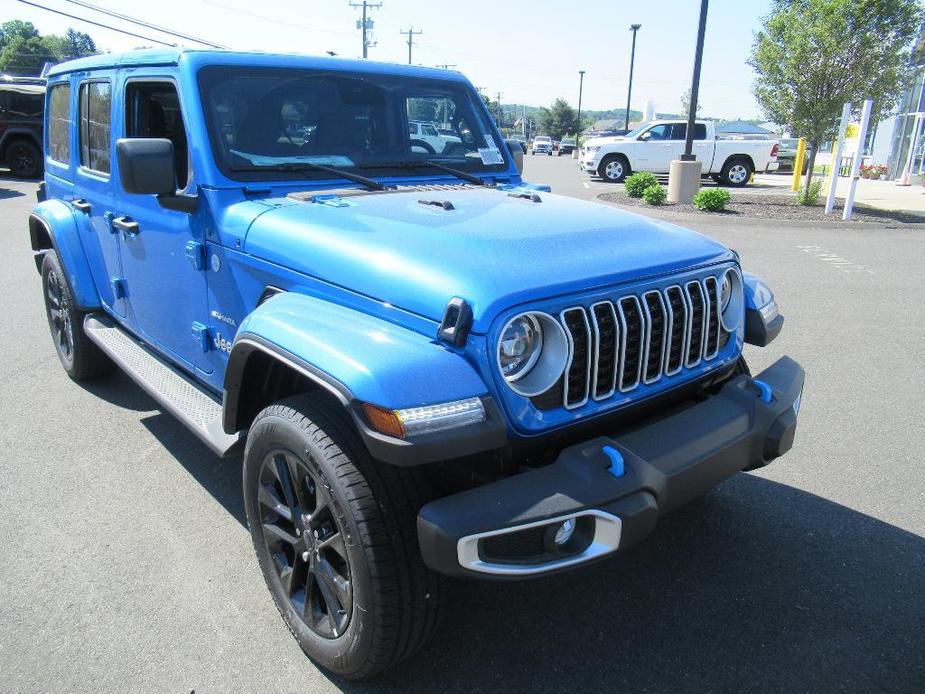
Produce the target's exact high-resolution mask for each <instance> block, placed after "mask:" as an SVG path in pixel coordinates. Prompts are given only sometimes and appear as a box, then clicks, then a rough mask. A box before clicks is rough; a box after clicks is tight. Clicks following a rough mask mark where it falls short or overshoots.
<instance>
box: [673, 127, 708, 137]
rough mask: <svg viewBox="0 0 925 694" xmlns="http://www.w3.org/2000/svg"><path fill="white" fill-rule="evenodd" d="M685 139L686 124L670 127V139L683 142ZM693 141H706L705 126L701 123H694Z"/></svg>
mask: <svg viewBox="0 0 925 694" xmlns="http://www.w3.org/2000/svg"><path fill="white" fill-rule="evenodd" d="M686 138H687V123H675V124H674V125H673V126H671V139H672V140H684V139H686ZM694 139H695V140H706V139H707V126H706V125H704V124H703V123H694Z"/></svg>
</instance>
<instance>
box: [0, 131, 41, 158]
mask: <svg viewBox="0 0 925 694" xmlns="http://www.w3.org/2000/svg"><path fill="white" fill-rule="evenodd" d="M20 140H25V141H27V142H28V143H29V144H31V145H34V146H35V147H37V148H38V150H39V152H41V151H42V136H41V135H39V134H36V133H35V132H34V131H32V130H29V129H28V128H10V129H9V130H5V131H3V137H2V138H0V157H2V158H4V159H5V158H6V151H7V150H8V149H9V148H10V145H12V144H13V143H14V142H19V141H20Z"/></svg>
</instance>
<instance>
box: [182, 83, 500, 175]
mask: <svg viewBox="0 0 925 694" xmlns="http://www.w3.org/2000/svg"><path fill="white" fill-rule="evenodd" d="M199 84H200V89H201V91H202V100H203V106H204V108H205V114H206V119H207V121H208V127H209V133H210V137H211V140H212V151H213V153H214V155H215V159H216V162H217V163H218V166H219V168H220V169H221V170H222V172H223V173H225V175H227V176H229V177H230V178H236V179H239V180H240V179H252V178H268V177H270V178H292V174H291V172H290V173H286V172H285V171H279V170H277V171H261V170H260V169H261V168H262V167H278V168H285V167H286V166H287V165H288V166H293V165H298V164H320V165H323V166H327V167H336V168H338V169H342V170H345V171H354V172H356V171H357V170H363V171H364V172H366V174H367V175H392V176H393V175H408V173H409V171H408V169H409V167H413V166H414V164H415V163H420V164H421V166H422V167H423V166H427V164H426V162H427V161H428V160H429V161H436V162H442V163H445V164H447V165H449V166H452V167H453V168H456V169H460V170H462V171H466V172H470V173H476V174H479V173H492V172H499V171H504V170H506V169H507V166H508V160H507V157H508V154H507V153H506V152H505V151H504V145H502V144H501V143H500V142H497V141H496V138H495V136H494V135H493V132H492V128H491V126H490V124H489V121H488V119H487V118H486V116H485V112H484V107H483V105H482V104H481V103H480V102H479V101H476V100H477V99H478V98H479V97H478V95H477V94H476V93H475V92H474V91H473V90H472V89H471V88H470V87H469V86H468V85H466V84H462V83H459V82H456V81H450V80H440V79H422V78H417V77H406V76H396V75H381V74H364V73H355V72H353V73H340V72H328V71H322V70H306V69H293V68H241V67H231V66H212V67H207V68H204V69H203V70H202V71H201V72H200V73H199ZM305 168H306V170H305V171H304V172H303V173H304V177H306V178H316V179H324V178H328V179H329V178H331V173H330V172H324V171H320V170H311V168H310V167H308V166H306V167H305ZM244 169H246V170H247V171H246V172H245V171H243V170H244ZM255 169H256V170H255ZM412 173H414V172H412ZM300 177H303V176H302V174H300Z"/></svg>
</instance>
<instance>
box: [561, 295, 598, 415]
mask: <svg viewBox="0 0 925 694" xmlns="http://www.w3.org/2000/svg"><path fill="white" fill-rule="evenodd" d="M560 318H561V320H562V324H563V325H564V326H565V334H566V335H567V336H568V343H569V362H568V365H567V366H566V367H565V381H564V384H563V389H562V390H563V397H562V404H563V405H564V406H565V407H566V409H573V408H575V407H580V406H582V405H584V404H585V403H586V402H587V401H588V387H589V385H590V380H591V328H590V326H589V325H588V317H587V315H585V310H584V309H583V308H580V307H575V308H567V309H565V310H564V311H563V312H562V314H561V315H560Z"/></svg>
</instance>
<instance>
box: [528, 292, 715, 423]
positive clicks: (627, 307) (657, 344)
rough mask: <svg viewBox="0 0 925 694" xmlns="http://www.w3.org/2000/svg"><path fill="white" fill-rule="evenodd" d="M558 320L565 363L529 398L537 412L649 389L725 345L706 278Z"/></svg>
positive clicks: (576, 309) (568, 312) (570, 311)
mask: <svg viewBox="0 0 925 694" xmlns="http://www.w3.org/2000/svg"><path fill="white" fill-rule="evenodd" d="M559 321H560V323H561V324H562V325H563V326H564V327H565V333H566V336H567V338H568V345H569V358H568V362H567V365H566V368H565V371H564V373H563V374H562V377H561V378H560V379H559V381H558V382H557V383H556V384H555V385H554V386H552V387H551V388H550V389H549V390H547V391H546V392H544V393H541V394H539V395H537V396H534V397H533V398H531V401H532V403H533V405H534V406H535V407H537V408H538V409H541V410H551V409H554V408H556V407H565V408H566V409H570V410H571V409H575V408H577V407H581V406H582V405H584V404H585V403H587V402H588V400H592V399H593V400H595V401H602V400H607V399H608V398H611V397H613V395H614V394H615V393H617V392H621V393H627V392H629V391H631V390H633V389H635V388H637V387H638V386H639V384H640V383H645V384H647V385H649V384H652V383H656V382H658V381H659V380H660V379H661V378H663V377H666V376H675V375H677V374H679V373H681V372H682V371H683V370H684V369H691V368H694V367H696V366H698V365H699V364H700V363H701V362H703V361H706V360H710V359H714V358H715V357H716V356H717V355H718V354H719V351H720V349H721V348H722V347H724V346H726V345H727V344H728V343H729V335H728V334H726V333H725V331H724V330H723V329H722V323H721V321H720V310H719V281H718V280H717V278H716V277H715V276H712V275H708V276H707V277H705V278H703V279H702V280H691V281H689V282H686V283H684V284H675V285H672V286H670V287H667V288H665V289H663V290H656V289H653V290H650V291H647V292H645V293H643V294H641V295H639V296H636V295H633V294H628V295H626V296H622V297H619V298H614V300H613V301H599V302H597V303H595V304H592V305H591V306H590V307H584V306H571V307H569V308H567V309H565V310H564V311H562V312H561V313H560V314H559Z"/></svg>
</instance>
